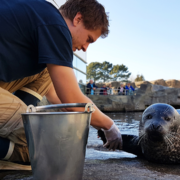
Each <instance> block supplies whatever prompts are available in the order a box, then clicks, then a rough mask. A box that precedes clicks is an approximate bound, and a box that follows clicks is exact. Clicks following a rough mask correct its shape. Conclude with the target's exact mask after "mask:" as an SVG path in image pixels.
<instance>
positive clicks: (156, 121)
mask: <svg viewBox="0 0 180 180" xmlns="http://www.w3.org/2000/svg"><path fill="white" fill-rule="evenodd" d="M179 117H180V116H179V113H178V112H177V111H176V109H174V108H173V107H172V106H170V105H168V104H163V103H157V104H153V105H151V106H149V107H148V108H147V109H146V110H145V111H144V113H143V115H142V122H141V127H142V128H141V130H140V133H141V135H145V136H146V138H147V139H149V140H151V141H153V142H155V141H163V140H164V139H165V138H166V136H167V135H168V134H169V133H170V132H176V131H177V129H178V127H179V124H180V119H179Z"/></svg>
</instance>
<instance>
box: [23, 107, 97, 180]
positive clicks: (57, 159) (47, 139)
mask: <svg viewBox="0 0 180 180" xmlns="http://www.w3.org/2000/svg"><path fill="white" fill-rule="evenodd" d="M65 107H85V111H84V112H39V111H42V110H47V109H53V108H65ZM92 112H93V107H92V104H59V105H48V106H37V107H34V106H32V105H30V106H28V109H27V113H25V114H22V117H23V122H24V128H25V133H26V138H27V143H28V147H29V154H30V160H31V167H32V172H33V177H34V179H35V180H80V179H82V174H83V166H84V158H85V151H86V144H87V139H88V133H89V126H90V119H91V113H92Z"/></svg>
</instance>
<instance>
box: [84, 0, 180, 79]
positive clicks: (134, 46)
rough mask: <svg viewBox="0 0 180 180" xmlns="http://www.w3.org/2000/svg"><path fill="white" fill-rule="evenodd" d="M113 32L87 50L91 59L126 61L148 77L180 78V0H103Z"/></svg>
mask: <svg viewBox="0 0 180 180" xmlns="http://www.w3.org/2000/svg"><path fill="white" fill-rule="evenodd" d="M99 2H100V3H101V4H103V5H104V7H105V9H106V12H109V19H110V34H109V36H108V37H107V38H105V39H101V38H100V39H98V40H97V41H96V42H95V43H94V44H92V45H90V46H89V48H88V50H87V61H88V63H90V62H95V61H98V62H103V61H109V62H111V63H113V64H114V65H116V64H124V65H126V66H127V67H128V68H129V71H130V72H131V73H132V74H133V76H136V75H137V74H143V75H144V77H145V79H146V80H148V81H150V80H156V79H165V80H168V79H177V80H180V10H179V9H180V0H111V1H110V0H99Z"/></svg>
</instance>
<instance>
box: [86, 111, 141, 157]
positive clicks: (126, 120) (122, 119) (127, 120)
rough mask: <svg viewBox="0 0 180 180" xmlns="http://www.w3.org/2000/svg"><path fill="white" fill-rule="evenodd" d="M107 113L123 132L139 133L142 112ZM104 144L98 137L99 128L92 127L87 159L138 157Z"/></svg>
mask: <svg viewBox="0 0 180 180" xmlns="http://www.w3.org/2000/svg"><path fill="white" fill-rule="evenodd" d="M107 115H108V116H109V117H110V118H111V119H113V120H114V122H115V124H116V125H117V126H118V128H119V130H120V131H121V134H132V135H138V134H139V123H140V120H141V118H142V112H135V113H134V112H128V113H108V114H107ZM102 144H103V143H102V141H101V140H100V139H98V138H97V130H96V129H94V128H93V127H91V128H90V132H89V138H88V144H87V150H86V159H109V158H125V157H128V158H134V157H136V156H135V155H133V154H130V153H126V152H123V151H118V150H117V151H107V150H106V149H105V148H102Z"/></svg>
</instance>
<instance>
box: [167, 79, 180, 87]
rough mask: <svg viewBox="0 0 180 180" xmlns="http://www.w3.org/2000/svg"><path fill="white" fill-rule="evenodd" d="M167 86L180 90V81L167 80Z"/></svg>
mask: <svg viewBox="0 0 180 180" xmlns="http://www.w3.org/2000/svg"><path fill="white" fill-rule="evenodd" d="M166 84H167V86H168V87H171V88H180V81H178V80H175V79H171V80H167V81H166Z"/></svg>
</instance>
